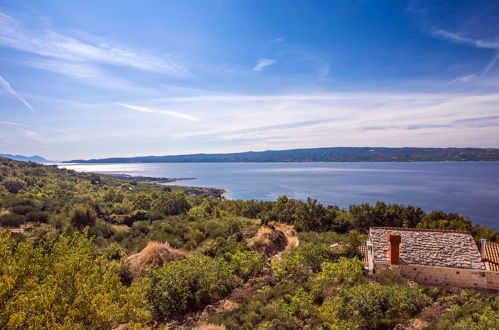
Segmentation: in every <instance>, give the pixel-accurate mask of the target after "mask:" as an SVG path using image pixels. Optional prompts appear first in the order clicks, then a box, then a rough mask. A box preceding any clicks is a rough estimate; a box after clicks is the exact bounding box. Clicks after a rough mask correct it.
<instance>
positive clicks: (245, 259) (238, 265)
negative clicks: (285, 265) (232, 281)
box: [228, 251, 265, 280]
mask: <svg viewBox="0 0 499 330" xmlns="http://www.w3.org/2000/svg"><path fill="white" fill-rule="evenodd" d="M228 258H229V262H230V265H231V267H232V269H233V272H234V274H235V275H237V276H239V277H241V278H242V279H244V280H248V279H249V278H250V277H254V276H256V275H258V274H260V273H261V272H262V270H263V267H264V266H265V263H264V261H263V257H262V255H261V254H260V253H258V252H256V251H237V252H235V253H233V254H229V255H228Z"/></svg>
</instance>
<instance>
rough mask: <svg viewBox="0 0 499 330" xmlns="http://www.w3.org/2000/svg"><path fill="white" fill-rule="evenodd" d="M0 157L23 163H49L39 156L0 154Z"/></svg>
mask: <svg viewBox="0 0 499 330" xmlns="http://www.w3.org/2000/svg"><path fill="white" fill-rule="evenodd" d="M0 157H5V158H10V159H14V160H19V161H23V162H30V161H31V162H35V163H51V161H50V160H47V159H45V158H43V157H41V156H37V155H35V156H31V157H29V156H21V155H11V154H0Z"/></svg>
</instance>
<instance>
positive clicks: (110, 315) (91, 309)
mask: <svg viewBox="0 0 499 330" xmlns="http://www.w3.org/2000/svg"><path fill="white" fill-rule="evenodd" d="M0 256H2V262H1V263H0V274H1V279H2V280H1V281H0V328H2V329H28V328H29V329H35V328H51V329H54V328H57V329H60V328H62V329H64V328H71V329H75V328H76V329H78V328H79V329H103V328H114V327H116V326H118V325H119V324H122V323H133V322H143V321H146V320H147V319H148V318H149V315H148V313H147V311H146V310H145V308H144V306H145V300H144V296H143V294H142V293H141V292H142V291H143V288H141V287H139V286H138V285H139V283H137V285H135V286H132V287H130V288H127V287H124V286H122V285H121V283H120V280H119V277H118V275H117V274H115V272H114V271H113V266H112V264H110V263H108V262H106V261H105V260H102V259H96V258H95V251H94V248H93V244H92V242H91V241H90V240H88V239H87V238H85V236H84V234H76V235H74V236H60V237H59V240H57V241H53V240H49V239H46V240H44V241H40V242H39V244H37V245H35V244H34V243H33V242H31V241H27V242H24V243H18V244H17V243H15V242H14V241H13V240H12V239H11V238H10V237H9V235H7V234H5V233H3V234H0Z"/></svg>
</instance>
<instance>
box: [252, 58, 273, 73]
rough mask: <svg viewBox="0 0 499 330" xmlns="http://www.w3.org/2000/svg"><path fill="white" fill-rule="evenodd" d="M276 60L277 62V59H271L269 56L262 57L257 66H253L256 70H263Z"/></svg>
mask: <svg viewBox="0 0 499 330" xmlns="http://www.w3.org/2000/svg"><path fill="white" fill-rule="evenodd" d="M275 62H277V61H276V60H272V59H269V58H261V59H259V60H258V62H257V63H256V65H255V67H254V68H253V70H254V71H262V70H263V69H265V68H266V67H268V66H269V65H272V64H274V63H275Z"/></svg>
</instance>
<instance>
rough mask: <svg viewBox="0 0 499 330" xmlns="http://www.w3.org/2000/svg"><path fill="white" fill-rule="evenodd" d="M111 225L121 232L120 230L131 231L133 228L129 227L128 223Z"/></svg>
mask: <svg viewBox="0 0 499 330" xmlns="http://www.w3.org/2000/svg"><path fill="white" fill-rule="evenodd" d="M111 227H112V228H113V229H114V230H116V231H118V232H120V231H129V230H130V229H131V228H130V227H128V226H127V225H111Z"/></svg>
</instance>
